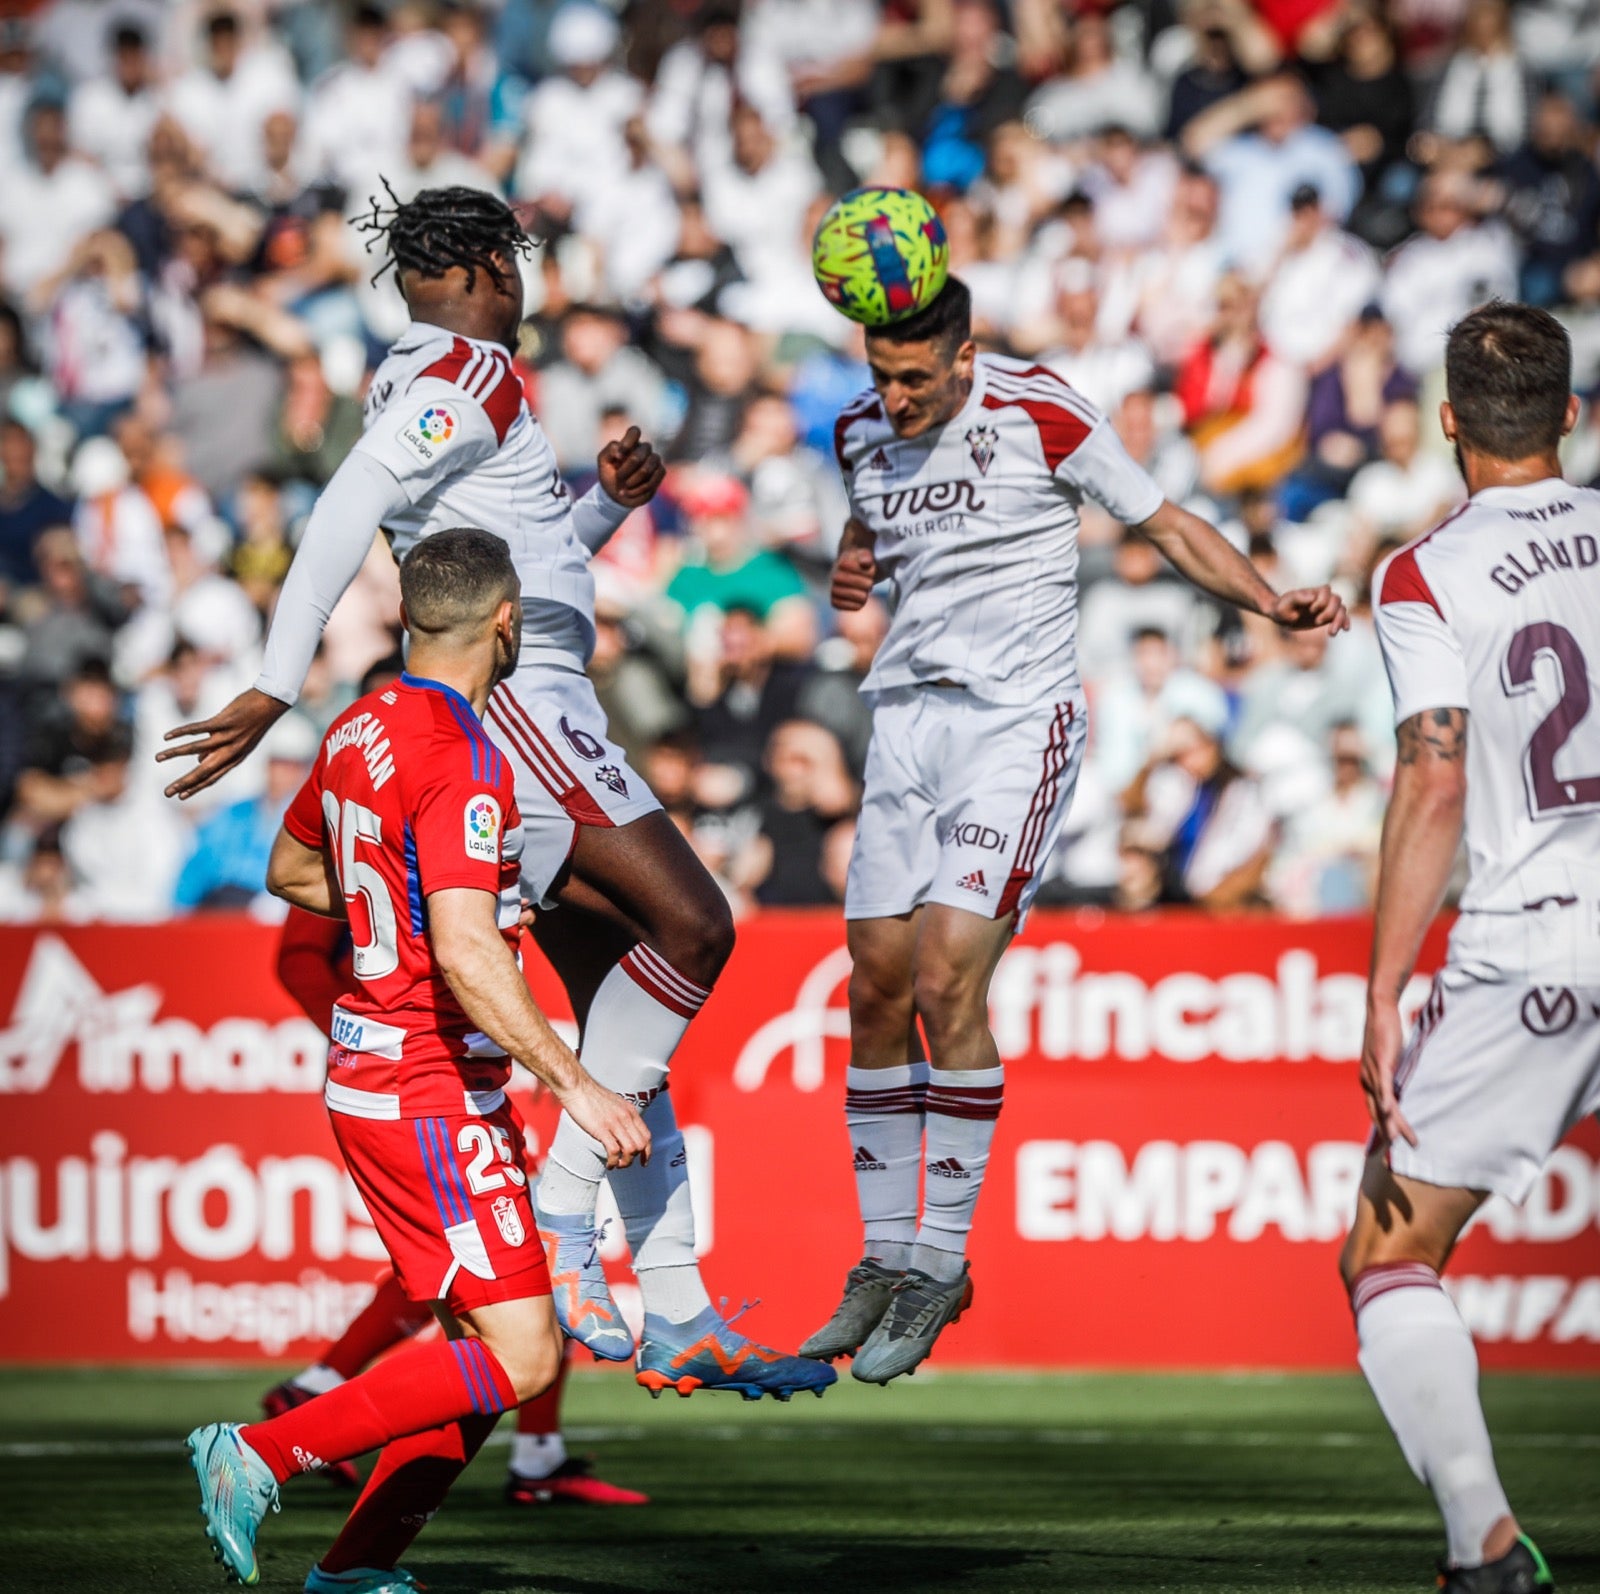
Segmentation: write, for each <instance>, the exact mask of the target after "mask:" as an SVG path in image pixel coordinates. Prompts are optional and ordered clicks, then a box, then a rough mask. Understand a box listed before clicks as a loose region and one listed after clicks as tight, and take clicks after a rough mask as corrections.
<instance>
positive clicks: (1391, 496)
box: [1345, 399, 1466, 549]
mask: <svg viewBox="0 0 1600 1594" xmlns="http://www.w3.org/2000/svg"><path fill="white" fill-rule="evenodd" d="M1378 447H1379V448H1380V449H1381V451H1382V457H1381V458H1379V459H1375V460H1373V461H1372V463H1371V464H1370V465H1363V466H1362V467H1361V469H1360V470H1358V471H1357V472H1356V473H1355V476H1354V477H1353V478H1352V480H1351V482H1350V487H1349V490H1348V492H1347V493H1346V495H1345V502H1346V504H1347V506H1348V508H1349V511H1350V520H1351V522H1352V533H1353V536H1354V537H1355V538H1357V539H1359V546H1360V547H1362V548H1363V549H1375V548H1377V547H1378V545H1379V544H1381V543H1385V542H1409V541H1410V539H1411V538H1413V537H1420V536H1421V535H1422V534H1423V533H1424V532H1425V531H1428V530H1429V529H1430V528H1431V527H1433V526H1435V525H1437V524H1438V522H1439V521H1440V520H1441V519H1442V518H1443V517H1444V515H1445V514H1446V513H1447V512H1448V511H1449V510H1451V509H1453V508H1454V507H1455V506H1456V505H1457V504H1459V503H1460V502H1462V500H1463V499H1464V498H1465V497H1466V488H1465V487H1464V486H1462V483H1461V477H1460V475H1459V474H1458V473H1457V471H1456V469H1455V466H1454V465H1453V464H1452V463H1451V462H1450V460H1449V458H1448V457H1447V456H1446V455H1443V454H1439V453H1436V452H1434V451H1433V450H1432V449H1425V448H1423V447H1422V416H1421V412H1420V411H1419V409H1418V407H1417V403H1416V401H1415V400H1414V399H1397V400H1396V401H1395V402H1394V403H1392V404H1386V405H1384V408H1383V417H1382V419H1381V420H1380V421H1379V422H1378Z"/></svg>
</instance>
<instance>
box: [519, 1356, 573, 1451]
mask: <svg viewBox="0 0 1600 1594" xmlns="http://www.w3.org/2000/svg"><path fill="white" fill-rule="evenodd" d="M567 1343H568V1345H570V1344H571V1343H572V1341H571V1340H568V1341H567ZM566 1382H567V1358H566V1357H565V1356H563V1357H562V1358H561V1366H560V1368H559V1370H558V1371H557V1373H556V1381H555V1382H554V1383H553V1384H552V1385H551V1386H550V1387H549V1388H548V1389H547V1390H545V1392H544V1393H543V1394H542V1395H535V1396H534V1397H533V1399H532V1400H525V1401H523V1403H522V1404H521V1405H520V1406H518V1407H517V1432H518V1433H531V1434H551V1433H560V1432H561V1391H562V1390H563V1389H564V1388H565V1387H566Z"/></svg>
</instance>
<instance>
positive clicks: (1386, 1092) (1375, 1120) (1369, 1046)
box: [1361, 1000, 1417, 1146]
mask: <svg viewBox="0 0 1600 1594" xmlns="http://www.w3.org/2000/svg"><path fill="white" fill-rule="evenodd" d="M1399 1063H1400V1008H1399V1006H1398V1004H1396V1003H1394V1002H1389V1001H1382V1002H1380V1001H1376V1000H1372V1001H1369V1002H1368V1003H1367V1030H1366V1034H1365V1035H1363V1036H1362V1039H1361V1089H1362V1092H1363V1093H1364V1094H1365V1096H1366V1098H1367V1111H1368V1112H1369V1113H1370V1114H1371V1115H1372V1124H1373V1127H1374V1128H1375V1129H1376V1130H1377V1131H1378V1138H1379V1139H1380V1140H1381V1141H1382V1142H1383V1143H1384V1144H1385V1145H1386V1146H1387V1145H1393V1144H1394V1142H1395V1141H1396V1140H1404V1141H1405V1142H1406V1143H1407V1145H1412V1146H1414V1145H1416V1143H1417V1137H1416V1133H1415V1131H1413V1129H1412V1127H1411V1125H1410V1124H1408V1123H1407V1122H1406V1119H1405V1114H1404V1113H1402V1112H1401V1111H1400V1098H1399V1096H1398V1095H1397V1094H1396V1093H1395V1088H1394V1076H1395V1070H1396V1068H1397V1067H1398V1066H1399Z"/></svg>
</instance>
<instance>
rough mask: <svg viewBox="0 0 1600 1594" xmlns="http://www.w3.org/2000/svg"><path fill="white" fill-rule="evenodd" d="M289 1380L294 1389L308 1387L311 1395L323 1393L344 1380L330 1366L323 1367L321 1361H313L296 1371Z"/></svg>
mask: <svg viewBox="0 0 1600 1594" xmlns="http://www.w3.org/2000/svg"><path fill="white" fill-rule="evenodd" d="M289 1382H290V1383H291V1384H293V1385H294V1387H295V1388H296V1389H309V1390H310V1391H311V1393H312V1394H313V1395H325V1394H327V1392H328V1391H329V1390H330V1389H337V1388H338V1387H339V1385H340V1384H342V1383H343V1382H344V1375H343V1374H342V1373H336V1372H335V1371H334V1370H333V1369H332V1368H331V1367H324V1366H323V1365H322V1363H321V1362H313V1363H312V1364H311V1365H310V1366H309V1367H307V1368H305V1369H304V1370H303V1371H302V1372H298V1373H296V1374H295V1375H294V1377H293V1378H291V1379H290V1380H289Z"/></svg>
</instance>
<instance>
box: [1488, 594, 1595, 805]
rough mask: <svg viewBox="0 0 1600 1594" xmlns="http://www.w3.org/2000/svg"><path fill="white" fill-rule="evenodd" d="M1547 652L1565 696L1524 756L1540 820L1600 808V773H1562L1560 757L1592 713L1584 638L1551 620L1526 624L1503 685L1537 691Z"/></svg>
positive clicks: (1511, 692) (1514, 642)
mask: <svg viewBox="0 0 1600 1594" xmlns="http://www.w3.org/2000/svg"><path fill="white" fill-rule="evenodd" d="M1541 655H1545V656H1547V657H1548V658H1549V659H1550V660H1551V661H1552V662H1553V663H1554V665H1555V667H1556V676H1557V679H1558V680H1559V681H1560V683H1561V696H1560V698H1559V699H1558V700H1557V702H1556V706H1555V707H1554V708H1553V709H1551V710H1550V712H1549V713H1548V714H1546V715H1545V717H1544V718H1543V719H1542V720H1541V721H1540V722H1539V728H1538V729H1537V730H1536V731H1535V732H1534V733H1533V737H1532V739H1531V740H1530V741H1529V743H1528V750H1527V752H1526V753H1525V754H1524V755H1523V759H1522V772H1523V778H1524V780H1525V782H1526V785H1527V788H1528V808H1529V811H1530V812H1531V813H1532V815H1533V817H1534V818H1535V819H1544V818H1559V817H1561V816H1563V815H1566V814H1569V813H1571V812H1573V811H1574V810H1575V809H1588V808H1595V807H1600V775H1574V776H1571V777H1570V778H1568V777H1564V776H1561V775H1558V774H1556V755H1557V754H1558V753H1559V752H1560V751H1561V749H1562V748H1563V747H1565V746H1566V745H1567V738H1568V737H1570V736H1571V735H1572V733H1573V732H1574V731H1575V730H1576V729H1577V728H1578V726H1579V725H1580V724H1582V723H1583V719H1584V716H1585V715H1587V714H1588V712H1589V704H1590V696H1589V665H1588V661H1587V660H1586V659H1585V658H1584V656H1583V649H1582V648H1581V647H1579V646H1578V639H1577V638H1576V637H1575V636H1574V635H1573V634H1572V633H1571V632H1570V631H1569V630H1567V628H1566V627H1565V626H1564V625H1556V624H1555V623H1554V622H1553V621H1550V620H1538V621H1535V622H1534V624H1532V625H1525V626H1523V628H1522V629H1521V630H1520V631H1519V632H1517V634H1516V635H1515V636H1514V637H1512V639H1511V646H1510V647H1509V648H1508V649H1507V650H1506V662H1505V667H1504V669H1503V671H1502V672H1501V684H1502V685H1503V686H1504V687H1505V690H1506V696H1508V697H1518V696H1520V695H1521V694H1522V693H1524V692H1531V691H1532V690H1533V685H1534V679H1533V676H1534V667H1535V666H1536V664H1537V663H1538V661H1539V658H1540V656H1541Z"/></svg>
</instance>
